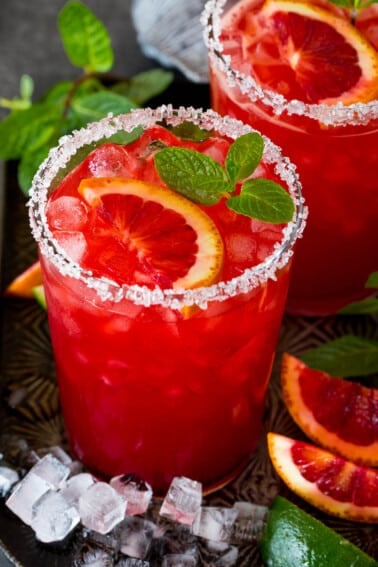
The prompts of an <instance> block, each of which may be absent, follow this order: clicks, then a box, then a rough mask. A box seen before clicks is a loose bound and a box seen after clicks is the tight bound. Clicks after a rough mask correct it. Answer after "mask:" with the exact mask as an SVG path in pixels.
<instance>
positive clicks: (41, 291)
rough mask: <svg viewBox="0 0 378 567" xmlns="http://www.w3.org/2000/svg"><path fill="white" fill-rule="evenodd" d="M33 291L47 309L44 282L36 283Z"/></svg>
mask: <svg viewBox="0 0 378 567" xmlns="http://www.w3.org/2000/svg"><path fill="white" fill-rule="evenodd" d="M32 292H33V295H34V297H35V298H36V300H37V301H38V303H39V304H40V306H41V307H43V309H47V305H46V297H45V290H44V288H43V284H41V285H36V286H35V287H33V288H32Z"/></svg>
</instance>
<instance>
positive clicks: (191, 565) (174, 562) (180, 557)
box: [161, 553, 197, 567]
mask: <svg viewBox="0 0 378 567" xmlns="http://www.w3.org/2000/svg"><path fill="white" fill-rule="evenodd" d="M161 565H162V567H196V565H197V561H196V560H195V559H194V557H192V556H191V555H185V554H184V553H175V554H172V555H165V556H164V557H163V560H162V563H161Z"/></svg>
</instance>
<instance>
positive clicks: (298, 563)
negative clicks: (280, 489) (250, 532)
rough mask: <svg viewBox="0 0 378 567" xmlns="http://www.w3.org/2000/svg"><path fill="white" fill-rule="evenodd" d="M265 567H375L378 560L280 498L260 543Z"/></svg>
mask: <svg viewBox="0 0 378 567" xmlns="http://www.w3.org/2000/svg"><path fill="white" fill-rule="evenodd" d="M260 550H261V554H262V558H263V560H264V564H265V565H279V566H280V567H304V565H308V566H313V567H330V566H331V565H332V566H333V567H346V566H348V567H349V566H352V565H353V567H374V566H376V565H377V563H376V561H375V560H374V559H373V558H372V557H370V556H369V555H367V554H366V553H364V552H363V551H361V549H359V548H358V547H356V546H355V545H353V544H352V543H351V542H350V541H348V540H347V539H345V538H344V537H342V536H341V535H340V534H338V533H337V532H335V531H334V530H332V529H331V528H329V527H328V526H326V525H325V524H323V523H322V522H320V521H319V520H317V519H316V518H314V517H313V516H310V514H308V513H307V512H305V511H304V510H301V509H300V508H298V506H296V505H295V504H293V503H292V502H289V501H288V500H286V498H282V497H281V496H277V497H276V498H275V499H274V500H273V502H272V504H271V506H270V508H269V514H268V521H267V524H266V528H265V530H264V534H263V537H262V539H261V541H260Z"/></svg>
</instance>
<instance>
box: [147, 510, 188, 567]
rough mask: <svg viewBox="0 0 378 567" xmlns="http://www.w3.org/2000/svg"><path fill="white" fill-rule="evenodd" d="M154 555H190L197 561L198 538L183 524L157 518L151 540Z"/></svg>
mask: <svg viewBox="0 0 378 567" xmlns="http://www.w3.org/2000/svg"><path fill="white" fill-rule="evenodd" d="M152 545H153V550H154V552H155V554H156V555H158V556H160V557H162V556H164V555H191V556H192V557H194V558H195V559H196V561H197V559H198V556H199V549H198V538H196V537H195V536H194V535H193V534H192V533H191V531H190V528H189V527H188V526H186V525H184V524H176V523H173V522H171V521H170V520H168V519H165V518H159V522H158V525H157V529H156V531H155V534H154V539H153V542H152Z"/></svg>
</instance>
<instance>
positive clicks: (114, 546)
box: [82, 528, 120, 556]
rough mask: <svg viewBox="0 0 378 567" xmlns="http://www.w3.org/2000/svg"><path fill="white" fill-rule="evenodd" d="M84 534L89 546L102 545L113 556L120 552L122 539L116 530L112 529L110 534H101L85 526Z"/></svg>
mask: <svg viewBox="0 0 378 567" xmlns="http://www.w3.org/2000/svg"><path fill="white" fill-rule="evenodd" d="M82 534H83V537H84V538H85V540H86V542H87V543H88V546H89V547H100V548H101V549H103V550H104V551H106V552H108V553H110V554H111V555H112V556H113V555H114V554H116V553H119V550H120V541H119V539H118V537H117V535H116V534H115V530H111V531H110V532H109V533H108V534H99V533H98V532H94V531H93V530H89V529H88V528H83V530H82Z"/></svg>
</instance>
